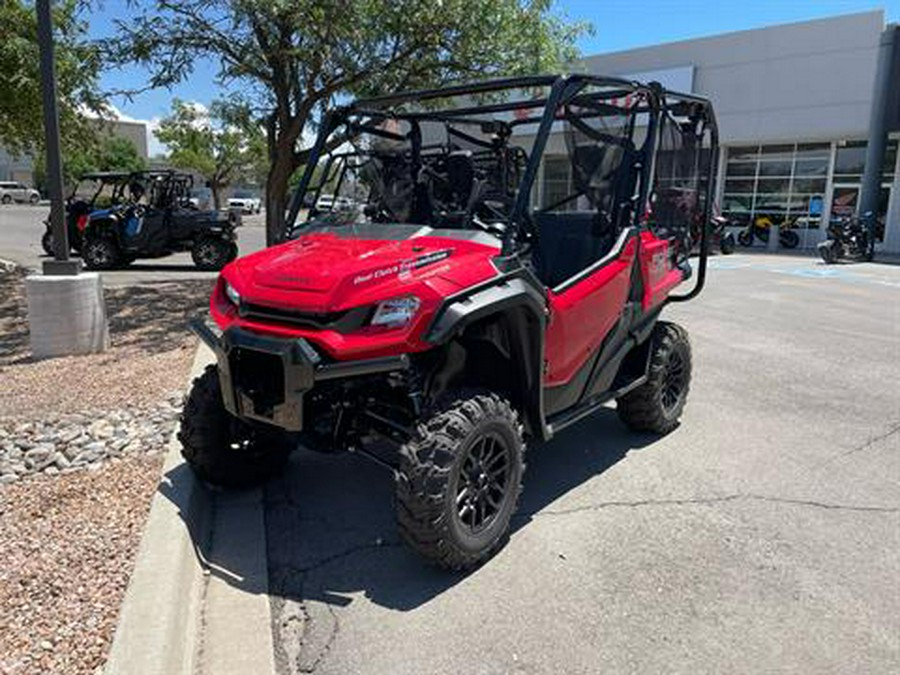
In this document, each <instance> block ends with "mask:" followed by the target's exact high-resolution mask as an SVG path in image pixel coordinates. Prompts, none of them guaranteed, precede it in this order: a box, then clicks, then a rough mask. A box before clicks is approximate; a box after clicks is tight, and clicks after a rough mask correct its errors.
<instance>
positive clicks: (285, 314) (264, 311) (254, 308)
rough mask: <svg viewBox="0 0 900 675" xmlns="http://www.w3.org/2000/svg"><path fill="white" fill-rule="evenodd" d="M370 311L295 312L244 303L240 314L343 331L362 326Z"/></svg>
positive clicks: (253, 319)
mask: <svg viewBox="0 0 900 675" xmlns="http://www.w3.org/2000/svg"><path fill="white" fill-rule="evenodd" d="M369 312H370V310H369V308H367V307H362V308H356V309H348V310H344V311H342V312H319V313H317V312H295V311H292V310H287V309H280V308H278V307H266V306H265V305H256V304H253V303H243V304H241V308H240V316H241V317H242V318H244V319H249V320H251V321H261V322H263V323H279V324H286V325H289V326H294V327H298V328H313V329H315V330H336V331H338V332H341V333H346V332H349V331H352V330H356V329H358V328H360V327H362V325H363V324H364V323H365V321H366V319H367V318H368V315H369Z"/></svg>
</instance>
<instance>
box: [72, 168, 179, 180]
mask: <svg viewBox="0 0 900 675" xmlns="http://www.w3.org/2000/svg"><path fill="white" fill-rule="evenodd" d="M170 174H178V175H184V176H189V175H190V174H188V173H184V172H179V171H177V170H175V169H147V170H141V171H89V172H88V173H83V174H81V177H80V178H79V180H107V181H108V180H119V179H123V178H130V177H131V176H167V175H170Z"/></svg>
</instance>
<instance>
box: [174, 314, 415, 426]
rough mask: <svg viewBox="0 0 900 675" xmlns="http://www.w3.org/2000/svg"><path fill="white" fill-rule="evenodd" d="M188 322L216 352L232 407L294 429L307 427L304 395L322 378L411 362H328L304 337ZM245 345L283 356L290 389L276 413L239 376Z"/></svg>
mask: <svg viewBox="0 0 900 675" xmlns="http://www.w3.org/2000/svg"><path fill="white" fill-rule="evenodd" d="M188 325H189V327H190V329H191V330H192V331H193V332H194V333H196V334H197V336H198V337H199V338H200V339H201V340H202V341H203V343H204V344H206V345H207V346H208V347H209V348H210V349H212V350H213V352H214V353H215V355H216V361H217V362H218V366H219V382H220V386H221V389H222V402H223V403H224V404H225V408H226V410H228V412H229V413H231V414H232V415H234V416H235V417H240V418H244V419H252V420H256V421H260V422H266V423H268V424H274V425H275V426H278V427H281V428H283V429H286V430H288V431H301V430H302V429H303V395H304V394H305V393H306V392H307V391H309V390H310V389H312V388H313V386H314V385H315V383H316V382H321V381H327V380H336V379H341V378H348V377H361V376H365V375H375V374H379V373H390V372H397V371H401V370H406V369H408V368H409V367H410V360H409V357H408V356H407V355H406V354H401V355H399V356H388V357H380V358H375V359H361V360H357V361H340V362H331V363H323V362H322V359H321V357H320V356H319V355H318V353H317V352H316V350H315V348H314V347H313V346H312V345H311V344H310V343H309V342H308V341H307V340H304V339H303V338H293V339H285V338H278V337H270V336H266V335H259V334H257V333H253V332H251V331H248V330H244V329H241V328H237V327H232V328H229V329H228V330H226V331H225V332H224V333H223V332H221V331H219V330H218V328H214V327H212V326H210V325H209V323H208V321H207V320H206V319H204V318H200V317H196V318H194V319H191V320H190V321H189V323H188ZM242 350H243V351H252V352H257V353H261V354H266V355H269V356H272V357H275V358H278V359H280V361H281V367H282V368H283V374H284V391H283V395H282V401H281V402H280V403H278V404H276V405H274V406H272V411H271V414H260V413H258V412H257V411H256V407H255V404H254V401H253V399H252V396H250V395H249V394H248V393H247V392H244V391H242V390H241V387H240V385H239V383H238V382H236V381H235V377H234V375H235V374H234V372H233V369H232V365H233V363H232V361H233V359H232V357H233V356H234V355H237V354H239V353H241V351H242Z"/></svg>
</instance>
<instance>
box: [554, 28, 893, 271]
mask: <svg viewBox="0 0 900 675" xmlns="http://www.w3.org/2000/svg"><path fill="white" fill-rule="evenodd" d="M898 33H900V29H898V28H897V27H896V26H893V25H892V26H886V25H885V17H884V13H883V12H882V11H872V12H865V13H860V14H850V15H844V16H836V17H832V18H826V19H820V20H815V21H807V22H803V23H794V24H786V25H778V26H771V27H767V28H762V29H758V30H747V31H740V32H736V33H727V34H723V35H716V36H712V37H706V38H700V39H695V40H686V41H683V42H673V43H669V44H662V45H656V46H652V47H646V48H641V49H631V50H628V51H622V52H614V53H608V54H599V55H596V56H589V57H586V58H585V59H584V60H583V64H582V69H584V70H586V71H587V72H590V73H594V74H598V75H611V76H619V77H624V78H627V79H635V80H641V81H652V80H656V81H658V82H660V83H662V84H663V86H665V87H667V88H670V89H673V90H679V91H684V92H692V93H696V94H701V95H703V96H706V97H708V98H710V99H711V100H712V102H713V105H714V108H715V111H716V116H717V118H718V124H719V135H720V145H721V152H720V158H719V167H718V172H719V173H718V175H719V180H718V182H717V194H716V204H717V207H718V208H719V209H721V211H722V212H723V213H724V214H725V215H727V216H729V217H730V218H731V219H732V220H733V222H734V223H735V224H736V226H737V227H740V226H746V225H747V224H748V223H750V222H757V223H759V222H767V223H769V224H773V225H778V226H780V227H793V228H796V231H797V232H798V234H799V235H800V242H801V243H800V245H801V246H802V247H814V246H815V245H816V243H817V242H819V241H821V240H823V239H824V238H825V227H824V226H825V225H826V224H827V220H828V218H829V217H830V216H832V215H835V216H838V215H852V214H854V213H856V211H857V209H858V208H859V205H860V201H861V188H862V185H863V175H864V173H865V164H866V155H867V142H868V141H869V139H870V137H872V136H873V134H872V133H870V132H871V131H872V125H873V123H876V124H881V125H882V127H883V128H885V129H886V130H888V133H887V141H886V145H884V146H883V153H881V152H879V153H878V154H883V162H882V163H881V164H882V167H881V171H880V175H878V174H873V175H872V178H871V179H870V183H869V184H870V185H871V186H874V185H875V183H876V182H877V194H873V193H871V192H870V195H872V197H871V199H870V200H869V201H870V203H877V209H878V217H879V226H878V236H879V243H878V246H877V249H880V250H882V251H887V252H893V253H900V157H898V154H900V153H898V152H897V145H898V139H900V94H898V92H900V35H897V34H898ZM895 36H896V40H895V39H894V37H895ZM892 43H896V44H892ZM891 50H893V51H891ZM891 59H893V61H891ZM879 60H881V62H882V63H881V68H879ZM885 64H887V68H888V71H890V69H891V68H893V71H892V74H891V75H890V76H889V78H890V79H885V77H884V76H883V75H882V76H880V78H879V77H877V76H876V74H877V73H883V72H885ZM879 80H880V81H881V86H880V88H879V87H876V81H879ZM885 85H887V86H885ZM879 92H880V93H879ZM885 94H887V95H886V96H885ZM873 102H874V105H873ZM894 108H896V110H894ZM879 110H886V111H887V114H886V117H885V116H882V117H881V122H880V123H879V121H878V119H879V118H878V117H877V115H876V116H874V117H873V112H877V111H879ZM891 129H893V130H892V131H891ZM879 136H880V137H881V138H884V135H879V134H877V133H876V134H874V137H875V138H876V139H877V138H878V137H879ZM558 140H559V139H558ZM554 146H555V147H556V148H557V149H558V152H559V154H558V155H556V156H553V155H552V154H550V155H549V156H547V157H546V159H545V161H544V162H543V166H542V173H541V178H540V181H539V183H538V185H539V188H538V189H539V190H540V195H536V197H537V201H539V202H541V203H544V204H547V203H550V202H552V198H553V195H558V194H560V193H563V194H564V193H566V192H567V191H568V189H569V188H571V181H572V176H571V165H570V163H569V161H568V159H567V158H566V156H565V155H564V154H562V153H563V149H562V147H560V145H559V144H558V142H557V143H551V144H550V146H549V147H548V150H550V151H551V152H552V150H553V148H554ZM880 148H881V146H879V147H878V148H877V149H880ZM872 189H874V187H873V188H872Z"/></svg>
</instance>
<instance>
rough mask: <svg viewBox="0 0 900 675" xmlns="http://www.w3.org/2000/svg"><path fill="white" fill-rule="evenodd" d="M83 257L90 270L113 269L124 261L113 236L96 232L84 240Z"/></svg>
mask: <svg viewBox="0 0 900 675" xmlns="http://www.w3.org/2000/svg"><path fill="white" fill-rule="evenodd" d="M81 258H82V260H84V266H85V267H87V268H88V269H89V270H111V269H115V268H116V267H118V266H119V264H120V263H121V262H122V253H121V252H120V251H119V245H118V244H117V243H116V240H115V239H113V238H112V237H111V236H109V235H102V234H95V235H91V236H89V237H87V238H86V239H85V240H84V243H83V244H82V246H81Z"/></svg>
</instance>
